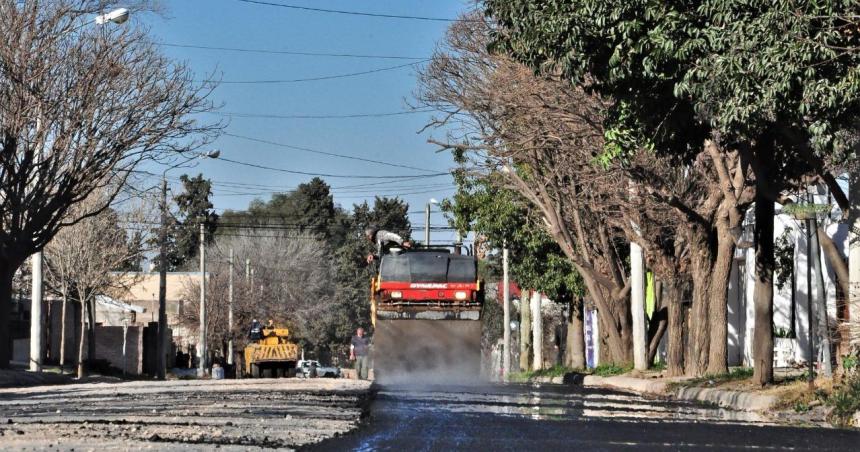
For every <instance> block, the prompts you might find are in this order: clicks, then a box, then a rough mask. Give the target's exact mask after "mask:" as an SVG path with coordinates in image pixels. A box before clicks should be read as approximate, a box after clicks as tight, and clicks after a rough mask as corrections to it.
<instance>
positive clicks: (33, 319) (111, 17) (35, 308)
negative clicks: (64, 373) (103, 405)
mask: <svg viewBox="0 0 860 452" xmlns="http://www.w3.org/2000/svg"><path fill="white" fill-rule="evenodd" d="M128 17H129V11H128V9H126V8H119V9H115V10H113V11H111V12H109V13H107V14H102V15H99V16H96V17H95V19H93V20H92V21H90V22H87V24H89V23H91V22H95V23H97V24H99V25H104V24H106V23H108V22H110V23H115V24H122V23H124V22H125V21H127V20H128ZM84 25H86V24H84ZM82 26H83V25H82ZM79 28H80V27H78V29H79ZM72 31H74V30H72ZM39 129H41V115H40V114H39V112H38V110H37V114H36V133H38V132H39ZM39 159H40V160H41V155H40V156H39ZM30 263H31V267H32V268H31V270H32V286H31V292H30V366H29V367H30V370H31V371H33V372H41V371H42V349H43V348H44V345H43V343H44V340H43V339H44V338H43V333H42V316H43V314H42V298H43V281H42V251H37V252H35V253H33V255H32V256H31V261H30ZM81 315H83V314H81ZM90 358H91V359H92V358H93V357H92V356H91V357H90Z"/></svg>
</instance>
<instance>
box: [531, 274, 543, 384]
mask: <svg viewBox="0 0 860 452" xmlns="http://www.w3.org/2000/svg"><path fill="white" fill-rule="evenodd" d="M542 300H543V294H541V293H540V292H539V291H537V290H535V291H532V300H531V310H532V348H533V349H534V362H533V363H532V370H541V369H543V314H542V313H541V301H542Z"/></svg>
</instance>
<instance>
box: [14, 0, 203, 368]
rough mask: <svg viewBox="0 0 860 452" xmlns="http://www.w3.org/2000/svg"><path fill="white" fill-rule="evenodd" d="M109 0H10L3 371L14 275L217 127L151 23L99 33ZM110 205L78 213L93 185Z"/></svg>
mask: <svg viewBox="0 0 860 452" xmlns="http://www.w3.org/2000/svg"><path fill="white" fill-rule="evenodd" d="M105 6H106V4H105V2H101V1H94V0H60V1H56V2H25V3H20V2H15V1H11V0H3V1H0V17H3V27H0V187H2V188H0V368H5V367H8V365H9V358H10V350H11V342H10V338H9V316H10V308H11V280H12V277H13V275H14V273H15V271H16V269H17V268H18V267H20V266H21V264H22V263H23V262H24V260H25V259H26V258H27V257H28V256H29V255H31V254H32V253H33V252H35V251H38V250H41V249H42V248H43V247H44V246H45V245H46V244H47V243H48V242H49V241H50V240H51V238H52V237H53V236H54V235H56V234H57V232H58V231H59V230H60V229H61V228H62V227H66V226H71V225H74V224H75V223H77V222H79V221H81V220H83V219H85V218H87V217H91V216H95V215H98V214H99V213H100V212H102V211H104V210H105V209H107V208H108V206H109V205H110V203H111V202H112V201H113V199H114V198H115V197H116V194H117V193H118V191H119V190H120V189H121V187H122V186H123V185H124V182H125V181H126V180H127V178H128V177H129V175H130V174H132V172H133V171H134V170H135V168H136V167H138V165H139V164H140V163H142V162H145V161H150V160H153V159H164V158H169V157H170V156H171V155H172V154H173V153H175V152H177V151H185V150H190V149H194V148H196V147H198V146H200V145H201V144H203V143H204V142H206V141H207V140H208V138H210V137H211V134H212V132H214V130H215V129H214V128H213V127H211V126H209V125H206V124H204V123H201V122H199V121H198V120H196V119H192V118H191V116H192V115H194V114H195V113H199V112H203V111H207V110H209V109H210V107H211V105H210V103H209V102H208V101H207V100H206V98H207V95H208V93H209V92H210V91H209V90H210V89H211V87H212V85H211V84H204V86H202V87H201V86H198V85H196V84H195V83H194V82H193V79H194V77H193V76H192V74H191V73H190V71H189V70H188V69H187V67H186V66H184V65H182V64H177V63H174V62H173V61H171V60H169V59H168V58H166V57H165V56H163V55H162V54H161V53H160V52H159V50H158V49H157V47H156V46H155V44H154V43H153V42H152V41H151V40H150V39H149V38H148V36H147V34H146V31H145V30H144V29H142V28H141V27H137V26H133V25H127V26H123V27H104V28H102V29H99V30H95V29H93V27H92V26H89V25H87V26H84V27H82V26H81V24H84V23H86V24H88V23H89V21H90V17H92V15H93V14H95V13H96V12H97V11H100V10H101V8H103V7H105ZM105 188H106V189H108V190H109V192H108V196H106V197H103V198H102V197H100V198H99V199H101V200H102V204H101V205H98V206H93V207H94V208H90V209H85V210H81V211H79V212H82V213H81V215H78V216H73V215H69V212H70V211H72V210H73V209H72V207H74V206H75V205H76V204H78V203H80V202H82V201H83V200H84V199H87V198H88V197H89V196H90V195H91V194H92V193H93V192H96V191H99V190H102V189H105Z"/></svg>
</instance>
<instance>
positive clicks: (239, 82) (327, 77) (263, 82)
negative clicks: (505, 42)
mask: <svg viewBox="0 0 860 452" xmlns="http://www.w3.org/2000/svg"><path fill="white" fill-rule="evenodd" d="M427 61H430V60H429V59H425V60H421V61H416V62H414V63H406V64H398V65H397V66H388V67H381V68H377V69H370V70H367V71H359V72H348V73H346V74H334V75H323V76H319V77H306V78H294V79H285V80H196V82H199V83H216V84H221V85H266V84H283V83H302V82H318V81H322V80H334V79H339V78H347V77H356V76H359V75H367V74H375V73H377V72H386V71H394V70H397V69H402V68H405V67H410V66H415V65H418V64H421V63H426V62H427Z"/></svg>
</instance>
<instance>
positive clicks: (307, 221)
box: [222, 177, 349, 247]
mask: <svg viewBox="0 0 860 452" xmlns="http://www.w3.org/2000/svg"><path fill="white" fill-rule="evenodd" d="M348 215H349V214H348V212H345V211H344V210H343V209H341V208H339V207H337V206H335V205H334V199H333V197H332V194H331V187H329V185H328V184H327V183H326V182H325V181H323V180H322V179H320V178H318V177H315V178H313V179H311V180H310V182H306V183H303V184H299V186H298V187H297V188H296V189H295V190H294V191H291V192H288V193H276V194H274V195H272V197H271V198H270V199H269V200H268V201H263V200H261V199H255V200H254V201H252V202H251V204H250V205H249V206H248V209H247V210H244V211H233V210H228V211H225V212H224V214H223V218H222V221H223V223H225V224H241V225H246V224H251V225H263V224H265V225H280V226H282V227H284V228H287V229H292V230H294V231H295V232H296V233H300V234H307V233H310V234H312V235H315V236H318V237H322V238H324V239H325V240H329V241H331V242H332V245H334V246H335V247H337V246H339V245H340V244H341V243H342V240H343V239H344V235H345V234H346V233H347V230H348V228H349V225H348V223H349V220H348V218H347V217H348ZM230 230H233V229H230Z"/></svg>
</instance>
